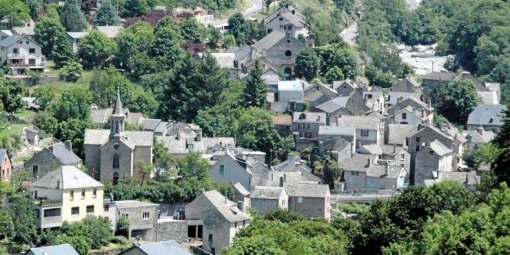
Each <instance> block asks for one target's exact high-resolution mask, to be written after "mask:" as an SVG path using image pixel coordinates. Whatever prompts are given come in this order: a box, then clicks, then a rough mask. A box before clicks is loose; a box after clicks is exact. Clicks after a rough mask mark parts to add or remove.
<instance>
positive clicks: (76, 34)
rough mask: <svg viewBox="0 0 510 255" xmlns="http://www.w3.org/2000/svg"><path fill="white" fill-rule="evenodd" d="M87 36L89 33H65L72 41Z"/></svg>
mask: <svg viewBox="0 0 510 255" xmlns="http://www.w3.org/2000/svg"><path fill="white" fill-rule="evenodd" d="M88 34H89V32H67V35H68V36H69V37H71V38H73V39H80V38H82V37H84V36H86V35H88Z"/></svg>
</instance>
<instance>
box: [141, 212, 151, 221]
mask: <svg viewBox="0 0 510 255" xmlns="http://www.w3.org/2000/svg"><path fill="white" fill-rule="evenodd" d="M149 218H150V213H149V212H143V213H142V220H148V219H149Z"/></svg>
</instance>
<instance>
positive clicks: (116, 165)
mask: <svg viewBox="0 0 510 255" xmlns="http://www.w3.org/2000/svg"><path fill="white" fill-rule="evenodd" d="M113 168H114V169H118V168H119V155H118V154H115V155H113Z"/></svg>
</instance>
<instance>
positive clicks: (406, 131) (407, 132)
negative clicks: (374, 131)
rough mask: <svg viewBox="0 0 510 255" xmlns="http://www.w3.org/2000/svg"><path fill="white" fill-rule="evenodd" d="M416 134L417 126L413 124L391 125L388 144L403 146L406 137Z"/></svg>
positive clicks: (389, 126)
mask: <svg viewBox="0 0 510 255" xmlns="http://www.w3.org/2000/svg"><path fill="white" fill-rule="evenodd" d="M414 132H416V126H414V125H411V124H389V125H388V144H403V143H404V142H405V138H406V137H411V135H412V134H413V133H414Z"/></svg>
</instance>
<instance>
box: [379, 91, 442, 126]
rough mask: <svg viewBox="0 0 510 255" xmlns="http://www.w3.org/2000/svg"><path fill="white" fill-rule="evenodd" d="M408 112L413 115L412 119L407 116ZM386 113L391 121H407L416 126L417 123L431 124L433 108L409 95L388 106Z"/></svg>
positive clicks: (402, 122)
mask: <svg viewBox="0 0 510 255" xmlns="http://www.w3.org/2000/svg"><path fill="white" fill-rule="evenodd" d="M403 113H405V114H403ZM409 113H411V114H412V115H413V116H414V118H413V120H412V121H410V120H409V119H408V118H407V116H408V114H409ZM388 115H389V118H390V119H391V121H392V122H393V123H400V124H405V122H407V123H408V124H413V125H416V126H417V125H418V124H432V121H433V119H434V108H433V107H432V106H429V105H427V104H426V103H425V102H423V101H421V100H419V99H417V98H415V97H410V98H408V99H405V100H403V101H401V102H400V103H398V104H396V105H394V106H392V107H390V108H389V109H388ZM411 122H412V123H411ZM417 123H418V124H417Z"/></svg>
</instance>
